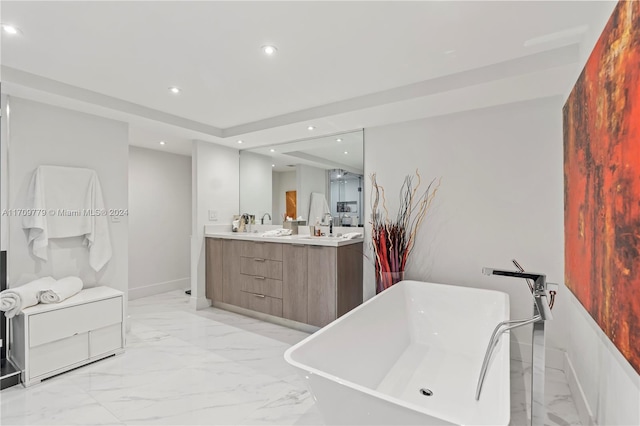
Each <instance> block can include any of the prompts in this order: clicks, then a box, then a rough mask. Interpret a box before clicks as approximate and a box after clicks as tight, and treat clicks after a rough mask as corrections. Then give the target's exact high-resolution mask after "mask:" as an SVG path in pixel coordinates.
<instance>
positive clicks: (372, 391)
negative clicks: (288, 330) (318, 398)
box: [284, 280, 511, 425]
mask: <svg viewBox="0 0 640 426" xmlns="http://www.w3.org/2000/svg"><path fill="white" fill-rule="evenodd" d="M414 283H416V284H419V285H424V284H428V285H433V286H437V287H456V288H464V289H468V290H472V291H480V292H482V293H487V292H488V293H498V294H499V295H500V296H501V297H504V298H505V312H504V313H505V315H506V318H505V319H507V320H508V319H510V317H511V309H510V298H509V294H508V293H506V292H504V291H499V290H491V289H484V288H476V287H466V286H458V285H453V284H442V283H434V282H429V281H416V280H403V281H400V282H398V283H397V284H395V285H393V286H392V287H389V288H388V289H386V290H384V291H383V292H381V293H378V294H376V295H375V296H373V297H371V298H370V299H369V300H367V301H365V302H364V303H362V304H361V305H359V306H357V307H355V308H354V309H352V310H351V311H349V312H347V313H346V314H344V315H342V316H341V317H339V318H338V319H336V320H334V321H332V322H331V323H329V324H327V325H326V326H324V327H322V328H321V329H320V330H318V331H316V332H315V333H313V334H311V335H309V336H307V337H305V338H304V339H303V340H301V341H300V342H298V343H296V344H295V345H293V346H291V347H290V348H289V349H287V350H286V351H285V353H284V359H285V361H286V362H287V363H288V364H289V365H291V366H293V367H296V368H298V369H300V370H302V371H306V372H308V373H311V374H315V375H317V376H319V377H322V378H324V379H327V380H330V381H332V382H335V383H338V384H340V385H343V386H346V387H348V388H351V389H353V390H356V391H358V392H363V393H365V394H367V395H369V396H372V397H374V398H378V399H382V400H384V401H388V402H392V403H394V404H396V405H399V406H401V407H403V408H406V409H409V410H411V411H415V412H418V413H420V414H424V415H427V416H431V417H436V418H438V419H442V420H443V421H446V422H450V423H452V424H456V423H455V422H454V421H453V420H452V419H450V416H443V415H441V414H440V413H434V412H433V411H432V410H425V408H424V407H420V406H419V405H416V404H413V403H411V402H407V401H405V400H402V399H400V398H396V397H393V396H391V395H387V394H385V393H382V392H380V391H377V390H375V389H371V388H367V387H365V386H362V385H359V384H357V383H354V382H352V381H349V380H345V379H343V378H340V377H338V376H335V375H333V374H331V373H327V372H325V371H321V370H318V369H316V368H314V367H310V366H308V365H306V364H303V363H301V362H299V361H296V360H294V359H293V358H292V355H291V354H292V353H293V352H295V351H296V350H297V349H298V348H300V347H301V346H304V345H305V344H306V342H307V341H310V340H313V339H314V338H316V337H317V336H320V335H322V334H324V333H325V332H327V330H330V329H331V328H333V327H335V326H337V324H339V323H340V322H341V321H343V320H344V319H346V318H348V317H350V316H352V315H355V314H356V313H357V312H358V311H359V310H361V309H365V306H367V305H369V304H370V303H373V301H374V300H376V299H378V297H380V296H383V295H384V294H385V293H387V294H388V292H389V291H393V292H395V291H401V290H402V289H404V287H408V286H410V285H414ZM510 337H511V336H510V332H505V333H504V335H503V336H502V337H501V339H500V340H501V344H502V345H505V346H506V348H505V350H506V352H507V360H508V361H509V362H508V365H507V375H506V377H507V383H508V386H509V388H510V387H511V379H510V371H509V370H510V360H511V345H510ZM503 339H508V340H507V343H506V344H505V343H503V342H502V340H503ZM478 374H479V372H478ZM506 407H507V408H506V419H505V420H506V421H505V422H504V423H500V424H504V425H508V424H509V422H510V420H511V395H510V392H507V404H506Z"/></svg>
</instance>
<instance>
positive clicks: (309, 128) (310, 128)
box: [307, 126, 316, 130]
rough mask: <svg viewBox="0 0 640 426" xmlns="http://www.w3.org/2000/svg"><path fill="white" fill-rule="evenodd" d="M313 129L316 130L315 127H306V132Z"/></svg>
mask: <svg viewBox="0 0 640 426" xmlns="http://www.w3.org/2000/svg"><path fill="white" fill-rule="evenodd" d="M315 128H316V127H315V126H309V127H307V130H313V129H315Z"/></svg>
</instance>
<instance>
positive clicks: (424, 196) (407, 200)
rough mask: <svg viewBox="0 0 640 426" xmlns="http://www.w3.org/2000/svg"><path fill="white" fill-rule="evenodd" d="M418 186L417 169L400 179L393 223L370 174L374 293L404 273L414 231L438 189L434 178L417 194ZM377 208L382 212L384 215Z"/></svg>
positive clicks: (387, 286) (384, 199)
mask: <svg viewBox="0 0 640 426" xmlns="http://www.w3.org/2000/svg"><path fill="white" fill-rule="evenodd" d="M414 180H417V182H414ZM414 183H415V186H414ZM421 183H422V178H421V176H420V173H419V172H418V170H416V174H415V176H410V175H407V176H406V177H405V178H404V183H403V184H402V187H401V188H400V207H399V208H398V214H397V216H396V218H395V220H392V219H391V218H390V217H389V211H388V210H387V206H386V198H385V193H384V188H383V187H382V186H380V185H379V184H378V181H377V180H376V174H375V173H373V174H372V175H371V212H372V213H373V215H372V220H371V238H372V244H373V251H374V254H375V265H376V278H377V286H376V287H377V288H376V292H377V293H380V292H381V291H382V290H385V289H387V288H389V287H391V286H392V285H393V284H395V283H396V282H397V281H398V280H399V279H400V276H401V274H399V273H401V272H404V270H405V266H406V264H407V260H408V259H409V254H410V253H411V250H412V249H413V246H414V244H415V240H416V235H417V233H418V229H419V228H420V225H421V224H422V222H423V221H424V218H425V216H426V214H427V211H428V210H429V207H430V206H431V203H432V202H433V198H434V197H435V195H436V192H438V188H440V180H439V181H438V182H437V183H436V180H435V179H434V180H432V181H431V182H430V183H429V185H428V186H427V188H426V189H425V191H424V192H419V191H420V185H421ZM380 209H382V210H384V215H382V214H381V212H380ZM394 275H395V276H394Z"/></svg>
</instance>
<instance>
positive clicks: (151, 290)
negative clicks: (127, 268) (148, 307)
mask: <svg viewBox="0 0 640 426" xmlns="http://www.w3.org/2000/svg"><path fill="white" fill-rule="evenodd" d="M190 286H191V278H189V277H187V278H180V279H177V280H172V281H165V282H162V283H156V284H151V285H146V286H143V287H133V288H130V289H129V300H135V299H140V298H141V297H147V296H153V295H155V294H160V293H166V292H167V291H171V290H179V289H185V290H186V289H188V288H190Z"/></svg>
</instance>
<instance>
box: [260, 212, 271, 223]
mask: <svg viewBox="0 0 640 426" xmlns="http://www.w3.org/2000/svg"><path fill="white" fill-rule="evenodd" d="M265 216H269V220H271V215H270V214H269V213H268V212H267V213H265V214H263V215H262V219H260V224H261V225H264V217H265Z"/></svg>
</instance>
